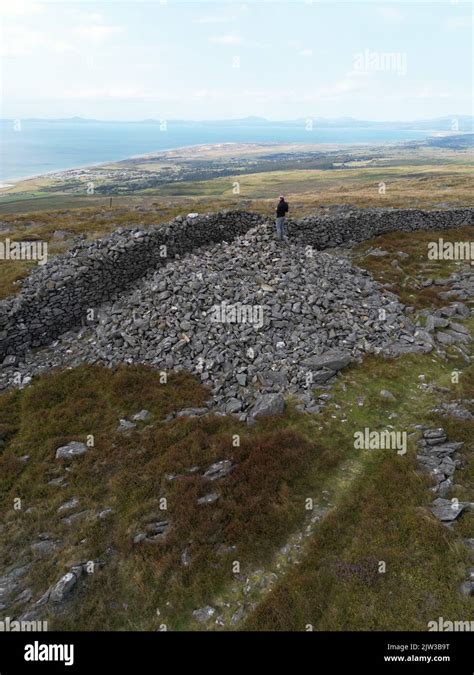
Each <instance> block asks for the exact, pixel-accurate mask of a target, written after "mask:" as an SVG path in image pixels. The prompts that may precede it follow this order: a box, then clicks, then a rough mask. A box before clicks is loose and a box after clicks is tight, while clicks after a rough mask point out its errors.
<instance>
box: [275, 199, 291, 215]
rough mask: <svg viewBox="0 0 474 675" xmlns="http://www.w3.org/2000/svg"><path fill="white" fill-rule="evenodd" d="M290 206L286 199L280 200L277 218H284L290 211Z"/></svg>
mask: <svg viewBox="0 0 474 675" xmlns="http://www.w3.org/2000/svg"><path fill="white" fill-rule="evenodd" d="M289 208H290V207H289V206H288V203H287V202H285V200H284V199H282V200H281V201H280V202H278V206H277V218H283V216H285V215H286V214H287V213H288V209H289Z"/></svg>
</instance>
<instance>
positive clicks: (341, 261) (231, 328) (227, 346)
mask: <svg viewBox="0 0 474 675" xmlns="http://www.w3.org/2000/svg"><path fill="white" fill-rule="evenodd" d="M403 309H404V306H403V305H402V304H401V303H400V302H399V300H398V298H397V296H396V295H394V294H393V293H391V292H389V291H385V290H383V289H382V288H381V287H380V286H379V285H378V284H377V283H376V282H375V281H374V280H373V278H372V277H371V276H370V275H369V274H368V273H367V272H365V271H363V270H361V269H358V268H357V267H355V266H353V265H352V264H351V262H350V261H349V259H348V257H347V256H346V255H345V254H344V253H341V252H334V251H333V252H321V251H315V250H313V249H311V248H308V247H306V246H304V245H303V244H300V243H296V242H291V241H289V242H284V243H283V244H281V243H279V242H277V241H275V239H274V232H273V226H271V225H261V226H259V227H256V228H254V229H251V230H249V231H248V232H247V233H246V234H243V235H241V236H238V237H236V238H235V239H234V240H233V241H232V242H230V243H227V244H225V243H224V244H217V245H214V246H212V247H205V248H201V249H198V250H196V251H194V252H192V253H190V254H188V255H186V256H184V257H182V258H179V259H176V260H173V261H172V262H168V263H167V264H165V265H163V266H162V267H160V268H159V269H158V270H157V271H156V272H155V273H154V274H153V275H151V276H148V277H146V278H145V279H143V280H142V281H141V282H139V283H138V284H136V285H135V287H134V288H133V289H132V290H131V291H129V292H128V293H126V294H125V295H122V296H121V297H120V298H119V299H118V300H116V301H115V302H110V303H105V304H104V305H102V307H101V308H100V312H99V315H98V320H97V321H96V322H95V323H92V324H91V325H90V326H89V327H88V328H87V329H83V330H82V332H81V333H80V334H79V335H78V334H76V333H74V334H66V335H64V336H63V337H62V338H61V339H60V340H59V341H58V342H57V343H55V344H54V345H53V349H51V350H49V351H48V350H43V351H42V352H39V353H37V354H36V355H35V354H31V353H30V354H29V355H27V356H26V357H25V358H24V361H23V363H16V364H15V365H13V366H12V367H10V368H7V369H3V373H2V376H3V378H4V386H5V384H8V383H11V381H12V378H13V377H14V376H15V374H16V373H18V371H20V372H21V373H22V374H23V375H26V376H27V377H30V376H31V375H32V374H34V373H35V372H39V371H41V369H45V368H47V367H49V366H50V365H65V364H74V363H79V362H82V361H86V362H102V363H104V364H107V365H111V366H112V365H114V364H118V363H123V362H126V363H146V364H150V365H153V366H154V367H157V368H159V369H162V370H166V371H172V370H173V371H180V370H186V371H189V372H192V373H196V374H197V375H198V376H199V377H200V379H201V381H202V382H203V383H204V384H206V385H208V386H209V387H210V391H211V394H212V405H213V406H216V405H217V407H218V408H219V409H221V410H222V411H224V412H226V413H237V414H240V415H241V416H242V417H243V418H246V417H248V416H250V417H256V416H259V415H260V414H266V413H267V412H279V411H281V409H282V405H283V403H282V394H283V393H285V394H288V393H289V394H294V395H295V396H296V397H297V398H299V399H300V400H301V401H302V402H303V405H304V406H305V408H306V409H309V410H312V411H315V410H316V409H317V403H316V402H315V401H314V400H313V398H312V391H313V390H314V387H315V386H316V385H322V384H324V383H325V382H328V381H330V380H331V378H333V377H334V376H335V375H336V374H337V372H338V371H339V370H341V369H342V368H344V367H345V366H347V365H348V364H349V363H350V362H351V361H352V360H354V359H358V358H360V357H362V356H363V355H364V354H366V353H369V352H384V353H386V354H389V355H390V354H398V353H400V352H406V351H420V350H421V351H427V350H430V349H431V346H430V345H429V344H428V342H427V340H426V336H425V335H424V334H421V335H419V336H418V337H417V329H416V326H415V325H414V324H413V323H412V322H411V321H410V319H409V318H408V317H407V316H406V315H404V313H403Z"/></svg>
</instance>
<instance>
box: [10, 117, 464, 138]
mask: <svg viewBox="0 0 474 675" xmlns="http://www.w3.org/2000/svg"><path fill="white" fill-rule="evenodd" d="M308 119H312V121H313V126H314V127H315V128H317V129H325V128H345V129H351V128H353V129H356V128H364V129H380V130H403V129H405V130H406V129H411V130H419V131H432V132H441V131H443V132H451V133H458V132H460V133H465V132H474V116H472V115H454V114H453V115H445V116H444V117H436V118H434V119H423V120H412V121H408V122H406V121H400V120H398V121H397V120H393V121H373V120H358V119H355V118H353V117H338V118H333V119H328V118H325V117H317V116H314V117H311V116H310V115H308V117H304V118H299V119H295V120H268V119H266V118H264V117H255V116H250V117H242V118H239V119H226V120H183V119H179V120H167V123H168V124H172V125H173V126H175V127H187V128H190V127H191V128H192V127H209V126H212V127H215V128H221V127H243V128H245V127H252V128H255V127H267V128H270V127H279V128H281V127H288V128H294V127H300V126H302V125H305V124H306V123H307V121H308ZM2 121H3V122H6V121H12V120H2ZM31 121H41V122H51V123H58V124H61V123H66V124H70V123H73V124H107V123H110V124H113V123H120V124H127V123H129V124H162V120H161V119H154V118H150V119H144V120H138V121H132V120H130V121H128V122H127V121H121V120H95V119H87V118H85V117H69V118H61V119H34V118H32V119H31Z"/></svg>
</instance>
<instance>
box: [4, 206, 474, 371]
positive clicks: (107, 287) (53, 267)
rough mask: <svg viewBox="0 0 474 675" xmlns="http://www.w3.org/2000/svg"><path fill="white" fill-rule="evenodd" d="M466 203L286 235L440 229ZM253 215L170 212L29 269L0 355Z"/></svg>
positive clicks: (325, 223) (311, 220)
mask: <svg viewBox="0 0 474 675" xmlns="http://www.w3.org/2000/svg"><path fill="white" fill-rule="evenodd" d="M473 212H474V210H473V209H451V210H443V211H421V210H416V209H366V210H365V209H360V210H358V209H354V210H350V211H346V212H343V213H338V214H337V215H328V216H309V217H306V218H302V219H301V220H299V221H292V222H291V236H292V237H294V238H295V239H297V240H299V241H301V242H303V243H305V244H307V245H311V246H313V247H315V248H317V249H324V248H328V247H333V246H339V245H343V244H351V243H353V242H360V241H363V240H365V239H370V238H372V237H374V236H376V235H380V234H383V233H385V232H390V231H394V230H400V231H415V230H420V229H423V230H426V229H436V230H439V229H447V228H451V227H459V226H461V225H472V224H473ZM264 220H265V219H264V218H263V217H262V216H260V215H259V214H255V213H250V212H245V211H223V212H219V213H214V214H207V215H203V216H196V217H193V218H191V217H187V218H182V217H178V218H176V219H175V220H173V221H171V222H170V223H167V224H165V225H163V226H160V227H157V228H152V229H149V230H143V229H137V228H135V229H125V230H124V229H120V230H117V231H116V232H115V233H113V234H112V235H110V236H108V237H106V238H103V239H100V240H97V241H94V242H92V243H83V244H81V245H79V246H77V247H76V248H75V249H73V250H72V251H70V252H68V253H67V254H65V255H61V256H57V257H55V258H54V259H52V260H51V261H49V262H48V263H47V264H46V265H44V266H42V267H38V268H36V269H35V270H34V271H33V272H32V274H31V275H30V276H29V277H28V278H27V279H26V280H25V282H24V283H23V286H22V289H21V292H20V293H19V294H18V296H16V297H14V298H9V299H7V300H4V301H2V302H1V303H0V359H1V360H2V361H3V362H4V363H5V365H9V364H10V363H13V362H14V361H15V356H18V355H22V354H24V353H25V352H27V351H28V350H30V349H31V348H35V347H39V346H42V345H46V344H49V343H50V342H52V341H53V340H54V339H56V338H57V337H59V336H60V335H61V334H63V333H64V332H66V331H68V330H71V329H72V328H74V327H76V326H77V325H80V324H81V322H83V321H84V320H85V318H86V315H87V312H88V310H90V309H92V308H97V307H98V306H99V305H101V304H102V303H103V302H105V301H107V300H110V299H114V298H116V297H118V296H119V295H120V293H121V292H123V291H124V290H125V289H126V288H127V287H129V286H130V285H131V284H132V283H133V282H135V281H137V280H138V279H140V278H141V277H143V276H144V275H146V274H147V273H149V272H151V271H153V270H156V269H157V268H158V267H160V266H161V265H163V264H165V263H167V262H169V260H170V259H175V258H176V257H179V256H182V255H184V254H186V253H189V252H190V251H192V250H194V249H196V248H199V247H202V246H207V245H210V244H215V243H218V242H221V241H231V240H233V239H234V238H235V237H237V236H239V235H241V234H244V233H245V232H247V231H248V230H249V229H251V228H253V227H255V226H257V225H259V224H261V223H262V222H264Z"/></svg>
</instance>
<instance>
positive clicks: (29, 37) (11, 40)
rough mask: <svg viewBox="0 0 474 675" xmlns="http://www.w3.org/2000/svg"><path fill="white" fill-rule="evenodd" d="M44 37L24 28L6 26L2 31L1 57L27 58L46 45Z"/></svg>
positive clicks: (37, 32)
mask: <svg viewBox="0 0 474 675" xmlns="http://www.w3.org/2000/svg"><path fill="white" fill-rule="evenodd" d="M46 42H47V41H46V36H45V35H44V34H43V33H40V32H39V31H36V30H33V29H31V28H26V27H25V26H6V27H4V29H3V31H2V56H4V57H12V56H29V55H30V54H31V53H32V52H33V51H34V50H35V49H36V48H37V47H43V46H44V45H45V44H46Z"/></svg>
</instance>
